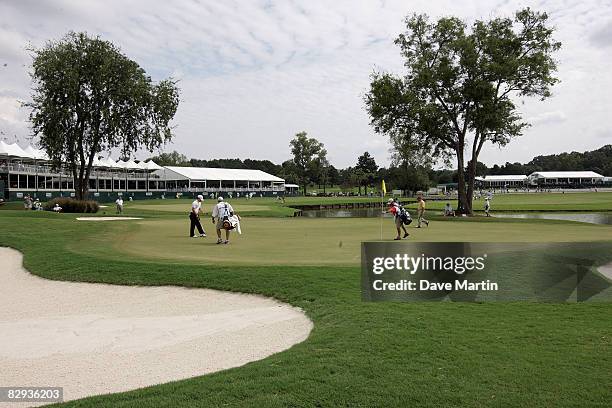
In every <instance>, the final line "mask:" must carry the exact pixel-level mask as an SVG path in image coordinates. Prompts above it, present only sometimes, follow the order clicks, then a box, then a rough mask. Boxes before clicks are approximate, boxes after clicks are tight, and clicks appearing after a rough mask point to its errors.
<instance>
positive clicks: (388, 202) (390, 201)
mask: <svg viewBox="0 0 612 408" xmlns="http://www.w3.org/2000/svg"><path fill="white" fill-rule="evenodd" d="M393 201H395V200H394V199H392V198H390V199H388V200H387V204H391V203H392V202H393Z"/></svg>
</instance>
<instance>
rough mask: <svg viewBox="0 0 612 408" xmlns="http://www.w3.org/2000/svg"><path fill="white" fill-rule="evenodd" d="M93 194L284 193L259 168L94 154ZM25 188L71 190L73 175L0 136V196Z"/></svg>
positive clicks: (41, 194)
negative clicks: (172, 163) (190, 164)
mask: <svg viewBox="0 0 612 408" xmlns="http://www.w3.org/2000/svg"><path fill="white" fill-rule="evenodd" d="M89 191H90V195H91V196H93V198H94V199H96V200H103V201H106V200H108V201H113V200H114V199H115V198H116V197H117V196H123V197H124V198H127V197H133V198H170V197H175V196H176V195H177V194H178V195H189V196H190V197H191V196H193V195H196V194H204V195H206V196H211V195H215V196H218V195H221V194H223V195H232V196H234V197H235V196H245V195H247V194H249V195H253V196H258V197H259V196H276V195H284V194H285V180H283V179H282V178H280V177H276V176H274V175H271V174H268V173H265V172H263V171H261V170H245V169H217V168H196V167H173V166H167V167H163V166H159V165H157V164H156V163H154V162H153V161H147V162H145V161H141V162H138V163H136V162H135V161H133V160H130V161H127V162H123V161H114V160H113V159H111V158H110V157H107V158H100V157H98V158H96V159H95V160H94V163H93V167H92V173H91V176H90V180H89ZM26 194H29V195H31V196H32V197H37V198H40V199H41V200H46V199H50V198H53V197H58V196H64V197H70V196H74V181H73V178H72V174H71V172H70V171H69V170H68V169H66V168H60V169H56V168H54V167H53V166H52V164H51V162H50V161H49V158H48V157H47V155H46V154H45V153H44V152H43V151H41V150H38V149H35V148H33V147H32V146H28V147H26V148H25V149H22V148H21V147H20V146H19V145H18V144H16V143H13V144H7V143H5V142H3V141H0V198H4V199H5V200H6V199H9V200H16V199H17V200H19V199H21V198H23V197H24V196H25V195H26Z"/></svg>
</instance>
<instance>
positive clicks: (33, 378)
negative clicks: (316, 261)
mask: <svg viewBox="0 0 612 408" xmlns="http://www.w3.org/2000/svg"><path fill="white" fill-rule="evenodd" d="M0 282H1V285H0V386H9V385H10V386H60V387H64V400H72V399H77V398H82V397H85V396H90V395H97V394H105V393H114V392H120V391H126V390H132V389H136V388H140V387H145V386H149V385H154V384H160V383H165V382H169V381H173V380H178V379H183V378H189V377H194V376H198V375H202V374H206V373H211V372H214V371H219V370H223V369H227V368H231V367H237V366H241V365H243V364H246V363H248V362H250V361H255V360H259V359H262V358H264V357H267V356H269V355H271V354H273V353H277V352H279V351H282V350H285V349H287V348H289V347H291V346H292V345H294V344H296V343H299V342H301V341H304V340H305V339H306V338H307V337H308V335H309V333H310V330H311V329H312V322H311V321H310V320H309V319H308V318H307V317H306V316H305V315H304V313H303V312H302V311H301V310H300V309H298V308H294V307H292V306H289V305H286V304H282V303H279V302H277V301H274V300H271V299H267V298H263V297H260V296H254V295H246V294H237V293H228V292H220V291H214V290H208V289H187V288H180V287H171V286H164V287H129V286H114V285H103V284H89V283H72V282H59V281H50V280H46V279H42V278H39V277H36V276H34V275H31V274H30V273H29V272H27V271H26V270H25V269H23V267H22V256H21V253H19V252H18V251H15V250H12V249H8V248H0ZM31 405H32V404H30V403H26V404H25V405H24V404H22V403H20V404H14V406H31ZM5 406H8V404H7V403H1V402H0V407H5Z"/></svg>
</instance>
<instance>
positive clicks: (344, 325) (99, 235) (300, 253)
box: [0, 204, 612, 407]
mask: <svg viewBox="0 0 612 408" xmlns="http://www.w3.org/2000/svg"><path fill="white" fill-rule="evenodd" d="M147 205H153V204H147ZM237 207H238V206H237ZM237 209H239V208H237ZM127 211H128V212H129V215H139V211H141V213H140V215H143V216H145V217H147V218H146V219H145V220H143V221H136V222H124V223H112V222H108V223H94V222H77V221H75V220H74V218H75V216H74V215H70V214H49V213H44V214H37V213H32V212H30V213H25V212H23V211H0V245H9V246H12V247H15V248H17V249H20V250H22V251H23V252H24V253H25V264H26V267H27V268H28V269H29V270H31V271H33V272H34V273H36V274H39V275H41V276H44V277H47V278H51V279H61V280H76V281H89V282H106V283H115V284H128V285H168V284H172V285H182V286H188V287H209V288H215V289H222V290H232V291H241V292H248V293H259V294H263V295H266V296H273V297H275V298H277V299H280V300H282V301H285V302H289V303H291V304H293V305H296V306H299V307H302V308H303V309H304V310H305V311H306V313H307V314H308V316H309V317H310V318H311V319H312V320H313V321H314V330H313V332H312V333H311V336H310V337H309V338H308V340H306V341H305V342H304V343H301V344H299V345H296V346H295V347H293V348H291V349H290V350H288V351H286V352H282V353H279V354H276V355H273V356H271V357H268V358H266V359H264V360H261V361H258V362H253V363H250V364H247V365H246V366H243V367H239V368H235V369H231V370H227V371H223V372H219V373H216V374H212V375H207V376H203V377H198V378H193V379H188V380H184V381H179V382H175V383H170V384H165V385H159V386H155V387H149V388H146V389H142V390H136V391H132V392H127V393H122V394H116V395H109V396H100V397H93V398H89V399H86V400H82V401H79V402H73V403H68V404H66V406H75V407H76V406H79V407H98V406H113V407H202V406H210V407H218V406H240V407H268V406H271V407H286V406H293V407H316V406H322V407H328V406H350V407H376V406H392V407H405V406H406V407H407V406H424V407H441V406H444V407H446V406H473V407H476V406H491V407H509V406H514V407H524V406H535V407H549V406H567V407H576V406H599V407H606V406H609V402H610V400H611V399H612V391H611V389H610V387H609V386H607V384H609V381H610V367H611V366H612V325H611V324H610V316H612V304H610V303H582V304H535V303H483V304H476V303H450V302H445V303H427V302H416V303H364V302H362V301H361V299H360V272H359V268H358V267H356V266H343V265H341V264H343V263H353V262H354V259H355V258H354V256H353V258H352V259H351V260H350V262H346V261H345V260H344V258H345V257H346V256H347V255H349V257H350V254H351V253H352V251H353V249H357V246H356V245H357V243H358V242H359V240H360V239H362V237H363V238H367V237H371V238H372V239H379V237H380V226H379V224H378V222H379V220H376V219H359V220H356V219H351V220H339V219H331V220H330V219H320V220H318V219H314V220H313V219H299V218H298V219H293V218H291V219H270V218H259V217H246V219H245V222H244V229H245V235H244V236H243V237H241V238H240V239H237V240H236V241H235V242H234V243H232V244H231V245H230V246H224V247H219V246H215V245H213V244H212V240H211V239H210V238H209V241H205V240H200V239H189V238H186V237H185V236H186V234H187V227H188V225H186V216H185V214H184V211H183V214H180V215H179V213H178V212H177V213H175V212H174V211H165V212H164V211H158V210H151V209H142V210H140V209H138V208H130V207H129V206H128V210H127ZM204 225H205V226H208V227H209V228H210V227H212V224H210V222H208V223H206V224H204ZM390 229H392V225H391V221H390V220H385V234H386V235H387V237H389V235H390V234H391V233H392V231H390ZM281 231H282V232H283V234H281V233H280V232H281ZM210 232H212V231H209V233H210ZM410 232H411V233H412V234H413V239H424V240H425V239H427V240H447V241H463V240H475V241H479V240H493V241H500V240H502V241H503V240H516V241H524V240H529V239H530V238H533V239H535V240H552V241H566V240H568V241H569V240H574V239H575V240H586V239H592V240H594V241H598V242H594V243H593V244H592V248H591V250H592V251H593V253H594V254H598V255H597V256H598V257H600V259H601V260H602V261H604V260H610V259H612V251H610V249H611V245H612V227H610V226H597V225H587V224H579V223H574V222H561V221H538V222H534V221H532V220H499V219H497V220H496V219H493V220H483V219H481V218H480V219H478V218H477V219H470V220H453V221H439V222H437V221H434V222H433V223H432V225H431V227H430V228H429V229H426V228H425V229H420V230H416V229H412V228H410ZM157 234H160V235H161V236H157ZM326 234H327V235H330V238H329V239H327V238H325V235H326ZM571 234H573V235H571ZM284 235H288V236H289V237H286V236H284ZM312 238H314V239H312ZM317 238H319V239H317ZM566 238H567V239H566ZM268 240H269V241H268ZM340 240H342V242H343V244H342V247H340V245H339V242H340ZM603 240H605V242H604V241H603ZM122 245H123V246H124V247H122ZM285 246H286V247H290V249H289V250H287V249H285V248H284V247H285ZM149 247H153V250H152V249H150V248H149ZM185 248H186V249H187V250H185ZM126 251H127V252H129V255H126ZM140 251H142V252H140ZM222 251H225V252H222ZM260 251H263V253H261V254H260V253H259V252H260ZM344 251H346V252H344ZM537 251H541V249H539V248H538V247H537V246H534V248H533V253H537ZM192 252H195V253H196V254H195V255H192V254H191V253H192ZM228 255H230V256H228ZM548 255H551V254H548ZM212 256H215V257H217V258H210V257H212ZM238 256H245V257H247V258H249V259H250V261H249V263H248V264H241V265H231V262H230V259H233V258H235V257H238ZM158 258H164V259H158ZM271 258H277V260H278V261H279V262H269V259H271ZM319 258H328V259H327V260H326V261H325V262H318V260H319ZM280 259H283V260H284V261H283V262H282V264H281V262H280ZM296 260H297V261H298V262H295V261H296ZM304 260H306V261H308V262H306V263H310V262H313V260H314V261H317V262H314V263H322V264H323V263H324V264H327V265H325V266H309V265H300V263H304ZM338 260H342V261H341V262H338ZM269 263H278V264H276V265H269V266H266V264H269ZM334 263H336V264H337V265H333V264H334ZM521 265H524V259H523V257H522V256H521V254H520V253H518V254H510V255H508V273H512V270H513V268H514V267H521ZM103 376H104V374H103V373H100V377H101V379H103Z"/></svg>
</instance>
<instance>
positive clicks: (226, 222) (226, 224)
mask: <svg viewBox="0 0 612 408" xmlns="http://www.w3.org/2000/svg"><path fill="white" fill-rule="evenodd" d="M233 215H234V213H233V212H232V211H228V209H227V204H225V208H224V210H223V218H221V220H222V225H223V229H225V230H228V231H229V230H233V229H234V225H232V223H231V221H230V217H232V216H233Z"/></svg>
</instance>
